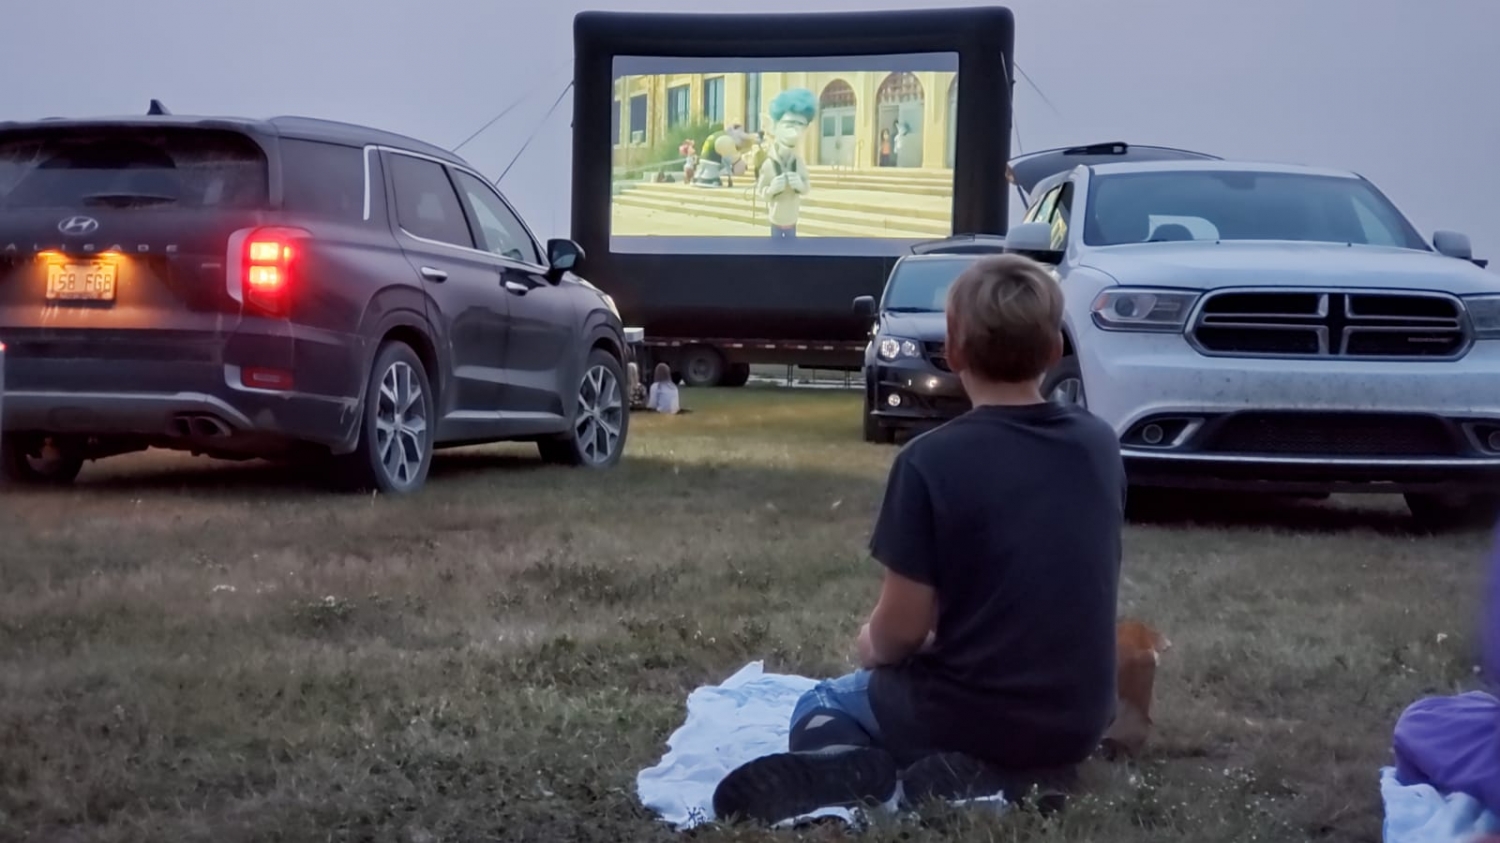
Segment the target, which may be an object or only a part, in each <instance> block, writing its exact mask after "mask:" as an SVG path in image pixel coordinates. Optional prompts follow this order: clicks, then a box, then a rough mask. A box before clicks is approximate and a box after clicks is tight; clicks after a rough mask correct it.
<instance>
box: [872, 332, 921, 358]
mask: <svg viewBox="0 0 1500 843" xmlns="http://www.w3.org/2000/svg"><path fill="white" fill-rule="evenodd" d="M875 353H876V354H879V355H880V359H881V360H899V359H901V358H902V357H919V356H921V354H922V347H921V346H920V345H917V343H915V342H913V341H912V340H908V339H902V338H901V337H881V338H880V342H879V343H877V344H876V346H875Z"/></svg>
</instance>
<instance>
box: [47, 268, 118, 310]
mask: <svg viewBox="0 0 1500 843" xmlns="http://www.w3.org/2000/svg"><path fill="white" fill-rule="evenodd" d="M115 280H116V267H115V265H114V264H112V263H105V262H103V261H96V262H92V263H55V264H51V265H49V266H48V267H47V301H56V302H113V301H114V300H115Z"/></svg>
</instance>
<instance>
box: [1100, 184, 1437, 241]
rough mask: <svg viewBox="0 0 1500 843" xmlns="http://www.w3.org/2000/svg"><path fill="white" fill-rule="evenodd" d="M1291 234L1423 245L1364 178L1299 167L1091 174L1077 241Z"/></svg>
mask: <svg viewBox="0 0 1500 843" xmlns="http://www.w3.org/2000/svg"><path fill="white" fill-rule="evenodd" d="M1168 240H1295V241H1304V242H1320V243H1354V244H1360V245H1368V246H1395V247H1399V248H1404V249H1421V250H1423V251H1428V247H1427V244H1426V243H1425V242H1424V241H1423V240H1422V237H1421V235H1420V234H1418V233H1417V231H1416V230H1415V229H1414V228H1412V225H1411V223H1410V222H1409V221H1407V219H1406V218H1405V217H1403V216H1402V215H1401V212H1400V211H1398V210H1396V208H1395V206H1394V205H1392V204H1391V203H1390V201H1389V200H1388V199H1386V198H1385V196H1384V195H1382V194H1381V193H1380V191H1378V190H1376V189H1375V188H1374V187H1373V186H1371V185H1370V183H1369V182H1367V181H1364V180H1363V179H1355V178H1340V177H1337V176H1315V175H1306V174H1302V173H1264V172H1246V171H1240V172H1235V171H1211V170H1200V171H1191V172H1189V171H1175V172H1152V173H1118V174H1110V175H1096V176H1094V178H1093V179H1091V180H1090V183H1089V202H1088V218H1087V220H1086V221H1085V222H1084V230H1083V242H1085V243H1087V244H1088V245H1090V246H1115V245H1120V244H1123V243H1140V242H1161V241H1168Z"/></svg>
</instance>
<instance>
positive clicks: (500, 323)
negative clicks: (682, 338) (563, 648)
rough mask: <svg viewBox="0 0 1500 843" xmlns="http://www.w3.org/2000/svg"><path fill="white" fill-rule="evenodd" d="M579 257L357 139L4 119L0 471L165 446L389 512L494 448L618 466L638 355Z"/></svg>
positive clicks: (442, 179)
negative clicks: (280, 472) (276, 467)
mask: <svg viewBox="0 0 1500 843" xmlns="http://www.w3.org/2000/svg"><path fill="white" fill-rule="evenodd" d="M156 111H157V109H155V108H153V112H156ZM582 258H583V253H582V250H581V249H580V248H579V247H578V246H577V245H576V244H575V243H573V242H572V241H571V240H551V241H549V242H548V243H547V244H546V247H545V251H544V250H543V248H542V247H541V246H539V245H538V243H537V241H536V239H535V237H533V235H532V234H531V232H530V230H529V229H528V228H527V226H526V224H525V223H524V222H522V220H521V219H520V217H519V216H518V215H517V214H516V212H515V211H514V210H513V209H512V208H511V206H510V204H509V203H508V202H507V201H506V200H505V199H504V197H502V196H501V194H500V193H499V192H498V191H497V190H496V189H495V188H494V187H493V186H492V185H491V184H490V183H489V182H488V181H487V180H486V179H485V178H483V177H482V176H480V175H479V174H478V173H477V172H475V171H474V170H473V169H472V168H470V167H469V166H468V165H467V164H465V163H464V161H463V159H461V158H459V157H458V156H455V155H453V154H451V153H449V152H446V151H444V150H442V149H439V148H437V147H435V146H432V145H429V144H426V143H422V142H420V141H416V140H412V139H410V138H406V137H402V136H399V135H395V134H390V133H387V132H382V131H378V130H375V129H369V128H364V127H360V126H352V125H347V124H343V123H335V122H329V121H323V120H312V119H307V118H295V117H283V118H275V119H270V120H248V119H219V118H214V119H208V118H190V117H182V116H173V115H166V114H160V113H153V114H150V115H147V116H144V117H131V118H123V119H107V120H106V119H100V120H56V119H54V120H43V121H38V122H29V123H0V342H4V343H5V345H6V347H7V352H6V355H5V366H6V372H5V379H4V381H3V383H4V385H5V389H6V392H5V395H4V401H3V402H0V408H3V410H0V411H3V414H4V415H3V418H0V432H3V443H0V451H3V454H0V456H3V467H4V470H5V475H6V477H7V478H8V479H10V480H12V481H19V482H30V483H68V482H71V481H72V480H73V478H74V477H76V476H77V474H78V471H79V468H80V466H81V465H82V464H83V462H84V461H85V460H93V459H100V458H102V457H108V456H112V455H116V454H122V453H127V452H131V451H138V450H144V449H146V448H151V447H159V448H170V449H175V450H182V451H190V452H193V453H199V454H207V455H210V456H213V457H218V458H228V459H249V458H269V459H291V460H297V461H305V460H309V459H314V460H318V459H321V460H328V461H329V462H331V463H333V464H334V465H335V466H336V467H337V468H338V469H339V471H337V472H336V474H337V475H338V476H340V477H345V478H348V479H350V480H352V481H354V482H355V484H356V485H358V486H359V487H361V488H374V489H378V490H380V491H382V492H386V493H402V492H410V491H414V490H416V489H418V488H420V487H421V486H422V485H423V483H424V481H425V479H426V476H427V472H428V467H429V465H430V464H431V459H432V452H433V450H434V449H435V448H441V447H446V446H457V445H471V444H478V443H486V442H497V441H534V442H536V443H537V444H538V446H539V448H540V451H541V455H542V457H543V458H544V459H546V460H548V461H550V462H556V463H563V464H567V465H577V466H589V467H605V466H612V465H614V464H615V463H616V462H617V461H618V460H619V459H620V454H621V452H622V450H623V449H624V447H625V441H626V434H627V429H628V422H629V414H628V412H627V401H626V396H625V394H624V389H623V384H624V381H625V378H624V374H623V372H624V367H625V363H626V359H627V355H628V354H629V353H630V352H629V350H628V346H627V344H626V341H625V337H624V331H623V328H622V326H621V324H620V319H619V315H618V311H617V310H616V308H615V306H614V303H613V302H612V301H611V300H610V299H609V297H608V296H606V295H604V294H603V293H601V292H600V291H599V290H598V289H596V288H595V287H593V286H592V285H590V284H589V283H588V282H587V281H585V280H584V279H582V278H580V277H578V276H576V275H574V274H573V273H572V270H573V269H574V268H575V266H576V265H577V264H578V263H579V261H581V260H582Z"/></svg>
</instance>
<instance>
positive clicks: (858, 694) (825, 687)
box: [791, 669, 880, 744]
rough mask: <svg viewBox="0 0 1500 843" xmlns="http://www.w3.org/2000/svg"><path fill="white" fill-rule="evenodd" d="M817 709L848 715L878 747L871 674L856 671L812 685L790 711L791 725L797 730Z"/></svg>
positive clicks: (878, 738)
mask: <svg viewBox="0 0 1500 843" xmlns="http://www.w3.org/2000/svg"><path fill="white" fill-rule="evenodd" d="M818 709H823V710H825V711H829V710H831V711H837V712H839V713H841V714H845V715H848V716H849V717H850V718H851V719H852V720H854V722H856V723H858V724H859V727H860V728H861V729H864V730H865V732H867V733H868V734H869V735H870V738H871V739H872V740H873V741H874V742H875V743H877V744H878V743H880V726H879V724H877V723H876V722H875V710H874V709H873V708H871V707H870V671H868V670H863V669H861V670H856V671H855V672H853V673H848V674H845V675H843V676H840V677H838V678H837V679H824V680H823V681H822V682H819V683H818V684H817V685H814V686H813V687H812V688H811V689H810V690H808V691H807V692H806V693H804V694H803V695H802V696H801V697H800V698H798V700H797V704H796V705H795V706H793V707H792V723H791V725H793V726H796V725H797V723H799V722H800V721H801V720H802V718H804V717H806V716H807V715H808V714H809V713H811V712H813V711H816V710H818Z"/></svg>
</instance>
